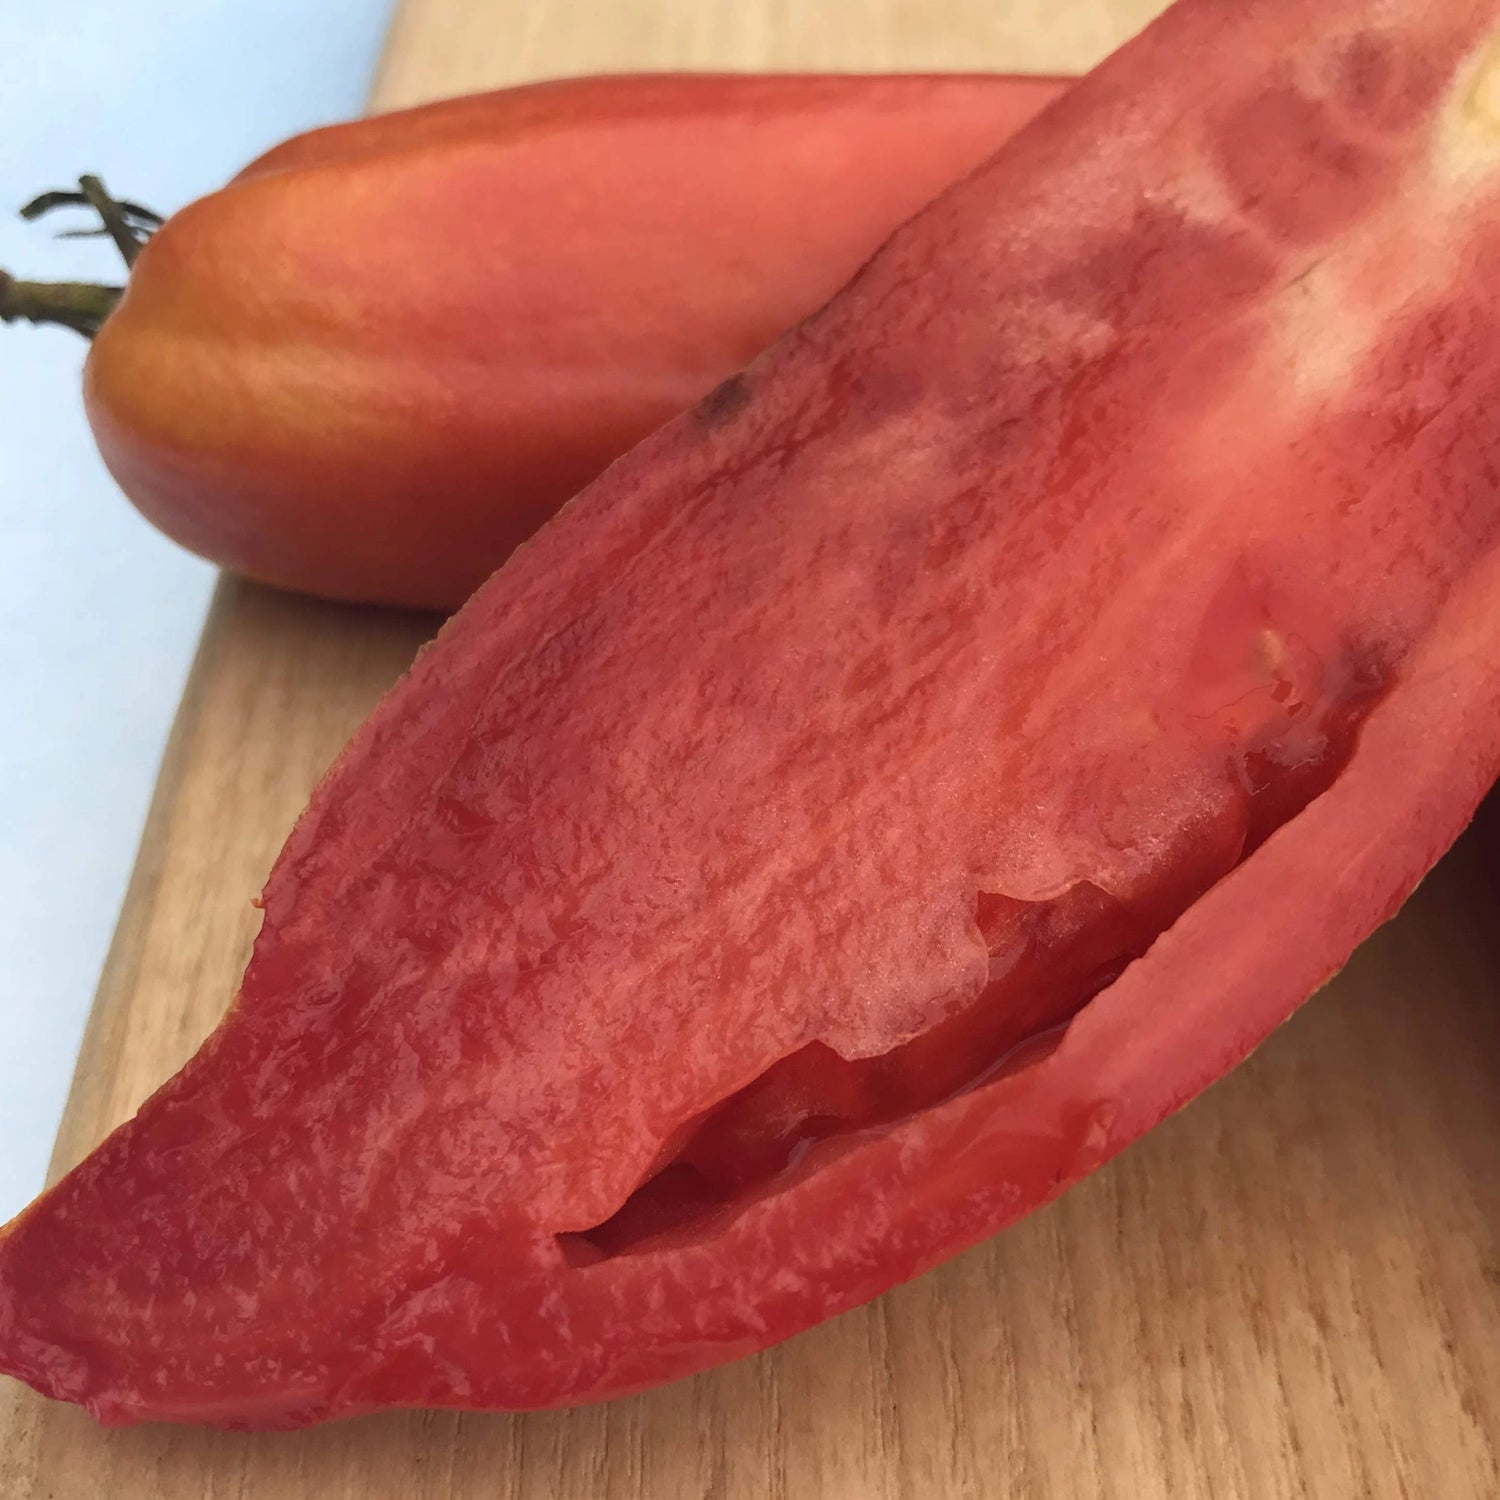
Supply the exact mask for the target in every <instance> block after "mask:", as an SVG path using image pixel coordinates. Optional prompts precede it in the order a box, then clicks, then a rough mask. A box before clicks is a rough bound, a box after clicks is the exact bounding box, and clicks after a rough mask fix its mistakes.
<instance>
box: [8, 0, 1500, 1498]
mask: <svg viewBox="0 0 1500 1500" xmlns="http://www.w3.org/2000/svg"><path fill="white" fill-rule="evenodd" d="M1160 7H1161V0H1070V3H1069V4H1068V5H1065V6H1062V5H1058V4H1057V3H1056V0H824V3H822V4H819V5H808V4H806V3H803V0H738V3H736V4H733V5H731V4H715V3H705V0H608V3H601V4H599V5H582V6H560V5H557V4H555V3H552V0H503V3H495V0H406V4H405V5H404V7H403V8H402V9H401V11H400V12H399V14H398V16H397V18H396V21H395V24H394V27H393V32H392V38H391V44H390V46H389V48H388V51H387V54H386V57H385V60H384V62H383V64H382V68H381V72H380V77H379V81H378V84H377V88H376V91H375V96H374V97H375V102H376V103H377V104H378V105H382V106H394V105H398V104H405V103H410V102H414V101H416V100H418V99H421V98H426V97H433V96H437V95H440V94H446V93H453V92H458V91H462V90H464V89H468V88H475V87H480V86H484V85H488V84H497V83H503V82H509V81H513V80H516V79H520V78H525V77H535V76H545V75H549V74H557V73H564V72H575V71H585V70H588V69H594V68H606V67H608V68H648V67H657V68H660V67H700V68H760V67H806V68H818V67H848V68H886V67H903V68H922V67H933V68H953V67H961V68H980V67H996V68H1016V69H1026V70H1036V71H1044V70H1057V69H1077V68H1082V67H1084V66H1087V65H1088V64H1089V63H1091V62H1093V61H1094V60H1095V59H1096V58H1098V57H1099V56H1100V55H1102V54H1103V53H1104V52H1105V51H1106V50H1108V49H1109V48H1110V47H1111V46H1113V45H1114V44H1116V43H1117V42H1118V41H1120V40H1122V39H1123V38H1124V37H1125V36H1126V35H1128V34H1129V33H1130V32H1131V31H1133V30H1135V29H1136V28H1137V27H1138V26H1139V25H1141V24H1142V23H1144V22H1145V21H1146V20H1147V19H1148V18H1149V17H1150V16H1151V15H1152V14H1154V13H1155V11H1156V10H1158V9H1159V8H1160ZM431 628H432V622H431V621H430V620H424V619H419V618H413V617H409V616H397V615H392V614H387V613H382V612H378V611H370V610H351V609H345V608H338V607H335V606H330V605H323V604H318V603H314V602H311V601H306V600H299V599H294V598H290V597H288V596H285V595H279V594H273V593H271V592H268V591H266V590H263V589H258V588H254V587H252V586H248V585H244V584H239V583H235V582H232V581H229V582H225V583H223V584H221V586H220V588H219V591H218V594H217V597H216V599H215V603H214V607H213V611H212V614H211V617H210V620H209V623H208V627H207V629H206V632H205V635H204V639H203V643H202V646H201V648H200V651H199V656H198V661H197V665H196V667H195V669H194V673H193V677H192V681H191V683H190V686H189V689H188V692H187V695H186V697H185V699H184V702H183V705H182V709H181V712H180V714H179V717H178V722H177V725H176V728H175V730H174V733H173V737H172V742H171V746H170V749H169V752H168V756H167V760H166V763H165V765H164V767H163V771H162V776H161V781H160V785H159V787H158V792H157V797H156V801H155V804H154V806H153V809H152V813H151V818H150V823H149V827H148V831H147V834H146V838H145V842H144V844H143V847H142V850H141V855H140V860H139V863H138V866H137V869H136V873H135V878H134V881H133V883H132V886H131V890H130V894H129V897H128V899H127V901H126V905H125V909H124V912H123V914H122V917H121V921H120V928H119V932H118V934H117V937H116V941H115V945H114V949H113V952H112V954H111V958H110V961H109V965H108V968H107V970H106V973H105V975H104V978H103V981H102V983H101V986H100V991H99V996H98V1000H97V1003H96V1006H95V1010H94V1014H93V1018H92V1020H91V1022H90V1025H89V1029H88V1033H87V1036H86V1038H85V1041H84V1045H83V1050H82V1053H81V1056H80V1060H79V1066H78V1073H77V1077H76V1079H75V1082H74V1088H73V1092H72V1096H71V1099H70V1101H69V1105H68V1110H67V1115H66V1117H65V1120H64V1123H63V1127H62V1130H61V1133H60V1135H59V1137H58V1144H57V1151H56V1156H55V1159H54V1163H53V1171H54V1174H55V1173H57V1172H60V1171H62V1170H64V1169H66V1168H67V1167H68V1166H70V1165H71V1164H72V1163H73V1162H74V1161H76V1160H77V1159H78V1158H79V1157H80V1156H81V1155H82V1154H83V1153H84V1152H85V1151H87V1150H88V1149H89V1148H90V1147H91V1146H92V1145H93V1144H94V1143H95V1142H96V1141H98V1140H99V1138H100V1137H101V1136H102V1135H103V1134H104V1133H105V1132H106V1131H107V1130H108V1129H109V1128H110V1127H111V1126H113V1125H114V1124H116V1123H117V1122H118V1121H120V1120H121V1119H123V1118H125V1117H126V1116H127V1115H128V1114H129V1113H130V1112H131V1111H132V1110H133V1109H135V1108H136V1107H137V1105H138V1104H139V1102H140V1101H141V1100H142V1099H143V1098H144V1097H145V1095H146V1094H147V1093H149V1092H150V1090H151V1089H153V1088H154V1087H155V1086H156V1085H157V1084H159V1083H160V1082H161V1081H162V1080H163V1079H164V1078H165V1077H167V1076H168V1075H169V1074H170V1073H171V1072H172V1071H173V1070H174V1069H175V1068H176V1067H177V1066H178V1064H179V1063H180V1062H181V1061H182V1060H183V1059H184V1058H185V1057H186V1056H187V1055H188V1053H189V1052H190V1051H191V1050H192V1049H193V1047H194V1046H196V1044H197V1042H198V1041H199V1039H200V1038H201V1037H202V1036H203V1035H204V1033H205V1032H207V1030H208V1029H209V1028H210V1027H211V1026H212V1024H213V1022H214V1021H215V1020H216V1019H217V1017H218V1015H219V1014H220V1012H221V1011H222V1009H223V1007H224V1005H225V1003H226V1002H227V1000H228V997H229V995H230V994H231V993H232V991H233V989H234V986H235V983H236V981H237V979H238V977H239V972H240V970H241V968H242V967H243V964H244V961H245V958H246V956H247V953H248V947H249V942H250V940H251V937H252V936H253V933H254V930H255V925H256V919H255V912H254V910H253V909H252V907H251V906H250V904H249V897H250V895H251V894H252V893H253V892H254V891H255V890H257V889H258V888H259V886H260V883H261V881H262V879H263V878H264V875H265V872H266V870H267V869H268V867H269V864H270V861H271V859H272V857H273V855H274V853H275V851H276V849H277V847H278V846H279V844H280V842H281V839H282V838H283V836H284V835H285V832H286V830H287V828H288V827H289V826H290V824H291V822H292V820H293V818H294V817H295V816H296V813H297V812H298V810H299V809H300V807H301V805H302V804H303V802H304V801H305V799H306V796H307V793H308V791H309V790H310V788H311V786H312V784H313V781H314V780H315V779H316V777H317V776H318V774H320V772H321V771H322V770H323V768H324V767H325V766H326V765H327V764H328V762H329V761H330V760H331V759H332V757H333V756H334V755H335V754H336V753H337V751H338V749H339V747H340V746H341V745H342V743H343V742H344V740H345V739H346V738H347V736H348V734H349V733H350V732H351V731H352V730H353V728H354V727H355V725H356V724H357V723H358V722H359V720H360V719H361V718H362V717H363V715H364V714H365V712H366V711H367V710H368V708H369V707H370V705H371V704H372V703H373V702H374V701H375V699H376V698H377V697H378V696H379V694H380V693H381V692H382V691H383V690H384V689H385V688H386V687H387V686H388V685H389V684H390V683H391V682H392V681H393V680H394V679H395V677H396V676H397V675H398V674H399V672H400V671H401V670H402V669H403V668H404V667H405V665H406V664H407V662H408V661H409V660H410V657H411V655H412V653H413V651H414V650H415V648H416V646H417V645H418V644H419V642H420V641H421V640H422V639H423V638H424V637H425V636H426V635H427V634H428V633H430V630H431ZM1497 850H1500V809H1497V808H1491V809H1489V810H1487V812H1486V814H1485V815H1484V816H1483V818H1482V819H1481V824H1480V826H1478V827H1477V828H1476V830H1475V831H1474V832H1473V833H1471V834H1470V836H1469V837H1468V838H1467V839H1466V840H1465V841H1464V843H1463V844H1462V845H1461V846H1460V847H1459V849H1458V850H1457V851H1456V852H1455V854H1454V855H1453V856H1451V857H1450V859H1449V860H1448V861H1447V862H1446V863H1445V864H1444V865H1443V866H1442V867H1441V869H1440V870H1439V872H1438V874H1437V875H1436V876H1434V877H1433V879H1432V880H1431V881H1429V883H1428V884H1427V886H1426V887H1424V889H1423V890H1422V892H1421V893H1419V895H1418V897H1417V899H1416V900H1415V901H1414V902H1413V903H1412V904H1411V905H1410V906H1409V907H1408V909H1407V910H1406V912H1405V913H1404V914H1403V915H1402V917H1401V918H1400V919H1399V920H1398V921H1397V922H1396V923H1395V924H1393V925H1392V926H1391V927H1389V928H1388V929H1386V931H1385V932H1383V933H1382V934H1380V935H1379V936H1378V937H1377V938H1376V939H1375V940H1374V941H1372V942H1371V943H1370V944H1368V945H1367V946H1366V947H1365V948H1364V949H1363V950H1362V951H1361V952H1360V954H1359V955H1357V957H1356V959H1355V961H1354V963H1353V964H1352V965H1351V966H1350V968H1349V970H1348V971H1347V972H1346V973H1345V974H1344V975H1343V976H1342V977H1341V978H1340V979H1339V980H1338V981H1337V982H1336V984H1334V985H1333V986H1332V987H1331V988H1330V989H1329V991H1328V992H1327V993H1325V994H1324V995H1323V996H1321V997H1320V998H1319V999H1318V1000H1317V1001H1316V1002H1315V1003H1314V1004H1313V1005H1312V1006H1310V1007H1309V1008H1308V1009H1307V1010H1306V1011H1304V1012H1303V1013H1302V1015H1301V1016H1300V1017H1299V1018H1298V1019H1297V1020H1296V1021H1295V1022H1294V1023H1293V1024H1292V1025H1291V1026H1289V1027H1288V1028H1286V1029H1285V1030H1284V1031H1282V1032H1281V1033H1280V1034H1279V1035H1278V1036H1276V1037H1275V1038H1274V1039H1273V1040H1272V1041H1271V1042H1270V1043H1269V1044H1268V1045H1267V1046H1266V1047H1265V1048H1264V1049H1262V1051H1261V1052H1260V1053H1259V1054H1258V1055H1257V1057H1256V1058H1255V1059H1253V1060H1252V1062H1251V1063H1250V1064H1248V1065H1247V1066H1246V1067H1245V1068H1243V1069H1241V1070H1240V1071H1239V1072H1238V1073H1237V1074H1235V1075H1234V1076H1233V1077H1232V1078H1230V1079H1229V1080H1227V1081H1226V1082H1225V1083H1223V1084H1221V1085H1220V1086H1219V1087H1218V1088H1216V1089H1214V1090H1213V1091H1211V1093H1210V1094H1209V1095H1207V1096H1206V1097H1205V1098H1204V1099H1202V1100H1200V1101H1199V1102H1198V1103H1197V1104H1196V1105H1194V1106H1193V1107H1191V1108H1190V1109H1189V1110H1188V1111H1187V1112H1185V1113H1184V1114H1183V1115H1181V1116H1179V1117H1178V1118H1177V1119H1175V1120H1173V1121H1171V1122H1170V1123H1168V1124H1167V1125H1165V1126H1164V1127H1162V1128H1161V1129H1160V1130H1158V1131H1157V1132H1155V1133H1154V1134H1153V1135H1152V1136H1151V1137H1150V1138H1149V1139H1148V1140H1147V1141H1146V1142H1144V1143H1143V1144H1142V1145H1141V1146H1139V1147H1137V1148H1136V1149H1134V1150H1133V1151H1131V1152H1129V1153H1128V1154H1127V1155H1126V1156H1125V1157H1123V1158H1122V1159H1120V1160H1119V1161H1117V1162H1116V1163H1115V1164H1114V1165H1113V1166H1112V1167H1110V1168H1108V1169H1107V1170H1105V1171H1104V1172H1102V1173H1100V1174H1098V1175H1097V1176H1096V1177H1095V1178H1093V1179H1092V1180H1091V1181H1089V1182H1088V1183H1086V1184H1084V1185H1083V1186H1082V1187H1081V1188H1079V1189H1077V1190H1075V1191H1074V1192H1073V1193H1071V1194H1069V1195H1068V1196H1067V1197H1066V1198H1065V1199H1064V1200H1063V1201H1062V1202H1060V1203H1058V1204H1056V1205H1055V1206H1053V1207H1052V1208H1051V1209H1049V1210H1047V1211H1045V1212H1043V1213H1040V1214H1037V1215H1035V1216H1033V1217H1032V1218H1031V1219H1030V1220H1028V1221H1027V1222H1026V1223H1024V1224H1022V1225H1021V1226H1019V1227H1018V1228H1017V1229H1015V1230H1013V1231H1011V1232H1010V1233H1008V1234H1006V1235H1004V1236H1001V1237H1000V1238H999V1239H997V1240H995V1241H993V1242H992V1243H990V1244H989V1245H986V1246H984V1247H982V1248H980V1249H978V1250H976V1251H973V1252H971V1253H970V1254H968V1255H966V1256H964V1257H961V1258H960V1259H959V1260H958V1261H956V1262H954V1263H952V1264H951V1265H949V1266H947V1267H945V1268H944V1269H942V1270H941V1271H938V1272H936V1273H934V1274H932V1275H930V1276H927V1277H925V1278H923V1279H921V1280H919V1281H917V1282H915V1283H913V1284H912V1285H910V1286H908V1287H905V1288H902V1289H900V1290H898V1291H896V1292H893V1293H891V1294H890V1295H889V1296H886V1297H884V1298H882V1299H880V1300H879V1301H878V1302H876V1303H874V1304H872V1305H871V1306H870V1307H868V1308H864V1309H861V1310H859V1311H856V1312H854V1313H851V1314H849V1315H847V1316H846V1317H843V1318H841V1319H838V1320H836V1321H835V1322H833V1323H831V1324H828V1325H825V1326H824V1327H822V1328H820V1329H817V1330H815V1331H813V1332H812V1333H810V1334H807V1335H804V1336H803V1337H801V1338H799V1339H795V1340H793V1341H791V1342H790V1343H788V1344H786V1345H784V1346H782V1347H781V1348H779V1349H776V1350H772V1351H770V1352H769V1353H767V1354H764V1355H761V1356H759V1357H757V1358H755V1359H752V1360H748V1361H744V1362H742V1363H740V1364H738V1365H735V1366H731V1367H729V1368H727V1369H724V1370H720V1371H716V1372H714V1373H712V1374H710V1375H707V1376H703V1377H700V1378H698V1379H696V1380H692V1381H688V1382H685V1383H683V1384H680V1385H678V1386H675V1387H671V1388H668V1389H665V1390H661V1391H657V1392H654V1393H651V1394H649V1395H646V1396H642V1397H638V1398H634V1399H631V1400H627V1401H622V1402H617V1403H615V1404H613V1405H610V1406H607V1407H599V1408H593V1409H588V1410H581V1411H576V1412H567V1413H545V1414H540V1415H530V1416H524V1417H505V1416H475V1415H455V1414H451V1413H447V1414H445V1413H405V1414H395V1415H389V1416H383V1417H377V1418H368V1419H363V1420H360V1421H356V1422H346V1423H339V1424H334V1425H332V1426H329V1427H326V1428H323V1429H319V1430H315V1431H313V1432H309V1433H302V1434H294V1435H288V1436H271V1437H257V1438H247V1437H239V1436H231V1435H226V1434H222V1433H210V1432H201V1431H196V1430H191V1429H171V1428H137V1429H133V1430H127V1431H123V1432H103V1431H101V1430H99V1429H98V1428H96V1427H95V1426H93V1424H92V1423H91V1422H90V1421H89V1419H88V1418H87V1417H85V1416H83V1415H82V1414H81V1413H79V1412H78V1411H76V1410H75V1409H73V1408H70V1407H64V1406H57V1405H52V1404H49V1403H45V1402H43V1401H41V1400H40V1399H39V1398H36V1397H34V1396H33V1395H32V1394H31V1393H30V1392H29V1391H26V1390H24V1389H22V1388H21V1387H19V1386H16V1385H14V1384H13V1383H9V1382H6V1383H3V1386H0V1496H4V1497H5V1500H43V1497H46V1500H73V1497H83V1496H89V1497H91V1496H95V1495H110V1496H112V1497H114V1500H146V1497H151V1500H178V1497H183V1500H186V1497H203V1500H240V1497H249V1496H254V1497H268V1500H345V1497H347V1500H398V1497H399V1500H453V1497H465V1500H466V1497H471V1496H472V1497H485V1500H490V1497H493V1500H678V1497H710V1496H711V1497H718V1500H739V1497H771V1500H800V1497H819V1500H825V1497H826V1500H897V1497H900V1500H956V1497H972V1500H1084V1497H1094V1496H1098V1497H1103V1500H1155V1497H1172V1500H1177V1497H1182V1500H1219V1497H1224V1500H1302V1497H1309V1496H1310V1497H1317V1500H1323V1497H1327V1500H1352V1497H1356V1496H1360V1497H1374V1500H1386V1497H1390V1500H1395V1497H1406V1500H1485V1497H1493V1496H1497V1495H1500V1470H1497V1461H1496V1452H1497V1446H1500V1213H1497V1209H1500V1190H1497V1189H1496V1187H1495V1186H1494V1185H1495V1184H1496V1183H1497V1182H1500V1088H1497V1086H1496V1084H1497V1079H1500V1006H1497V1004H1496V998H1497V983H1496V980H1495V975H1496V973H1497V972H1500V931H1497V924H1496V923H1495V922H1494V919H1493V913H1494V912H1495V911H1496V909H1497V903H1500V855H1497V854H1496V852H1495V851H1497ZM1274 939H1275V935H1274V934H1267V940H1268V941H1274ZM1204 982H1205V983H1209V984H1211V983H1212V982H1213V976H1212V975H1205V976H1204Z"/></svg>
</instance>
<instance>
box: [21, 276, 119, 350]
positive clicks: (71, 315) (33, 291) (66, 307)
mask: <svg viewBox="0 0 1500 1500" xmlns="http://www.w3.org/2000/svg"><path fill="white" fill-rule="evenodd" d="M124 290H125V289H124V288H123V287H118V286H105V285H102V284H101V283H98V282H93V281H18V280H16V278H15V277H14V276H12V275H10V274H9V272H6V271H0V322H3V323H15V322H20V321H23V320H24V321H25V322H28V323H55V324H57V325H58V326H59V327H62V328H71V329H72V330H73V332H74V333H78V334H82V335H83V337H84V338H86V339H92V338H93V337H94V335H95V334H96V333H98V332H99V329H100V326H101V325H102V324H103V322H104V320H105V319H106V318H107V317H108V316H109V315H110V313H112V312H113V311H114V308H115V304H116V303H117V302H118V301H119V300H120V294H121V293H122V292H123V291H124Z"/></svg>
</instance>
